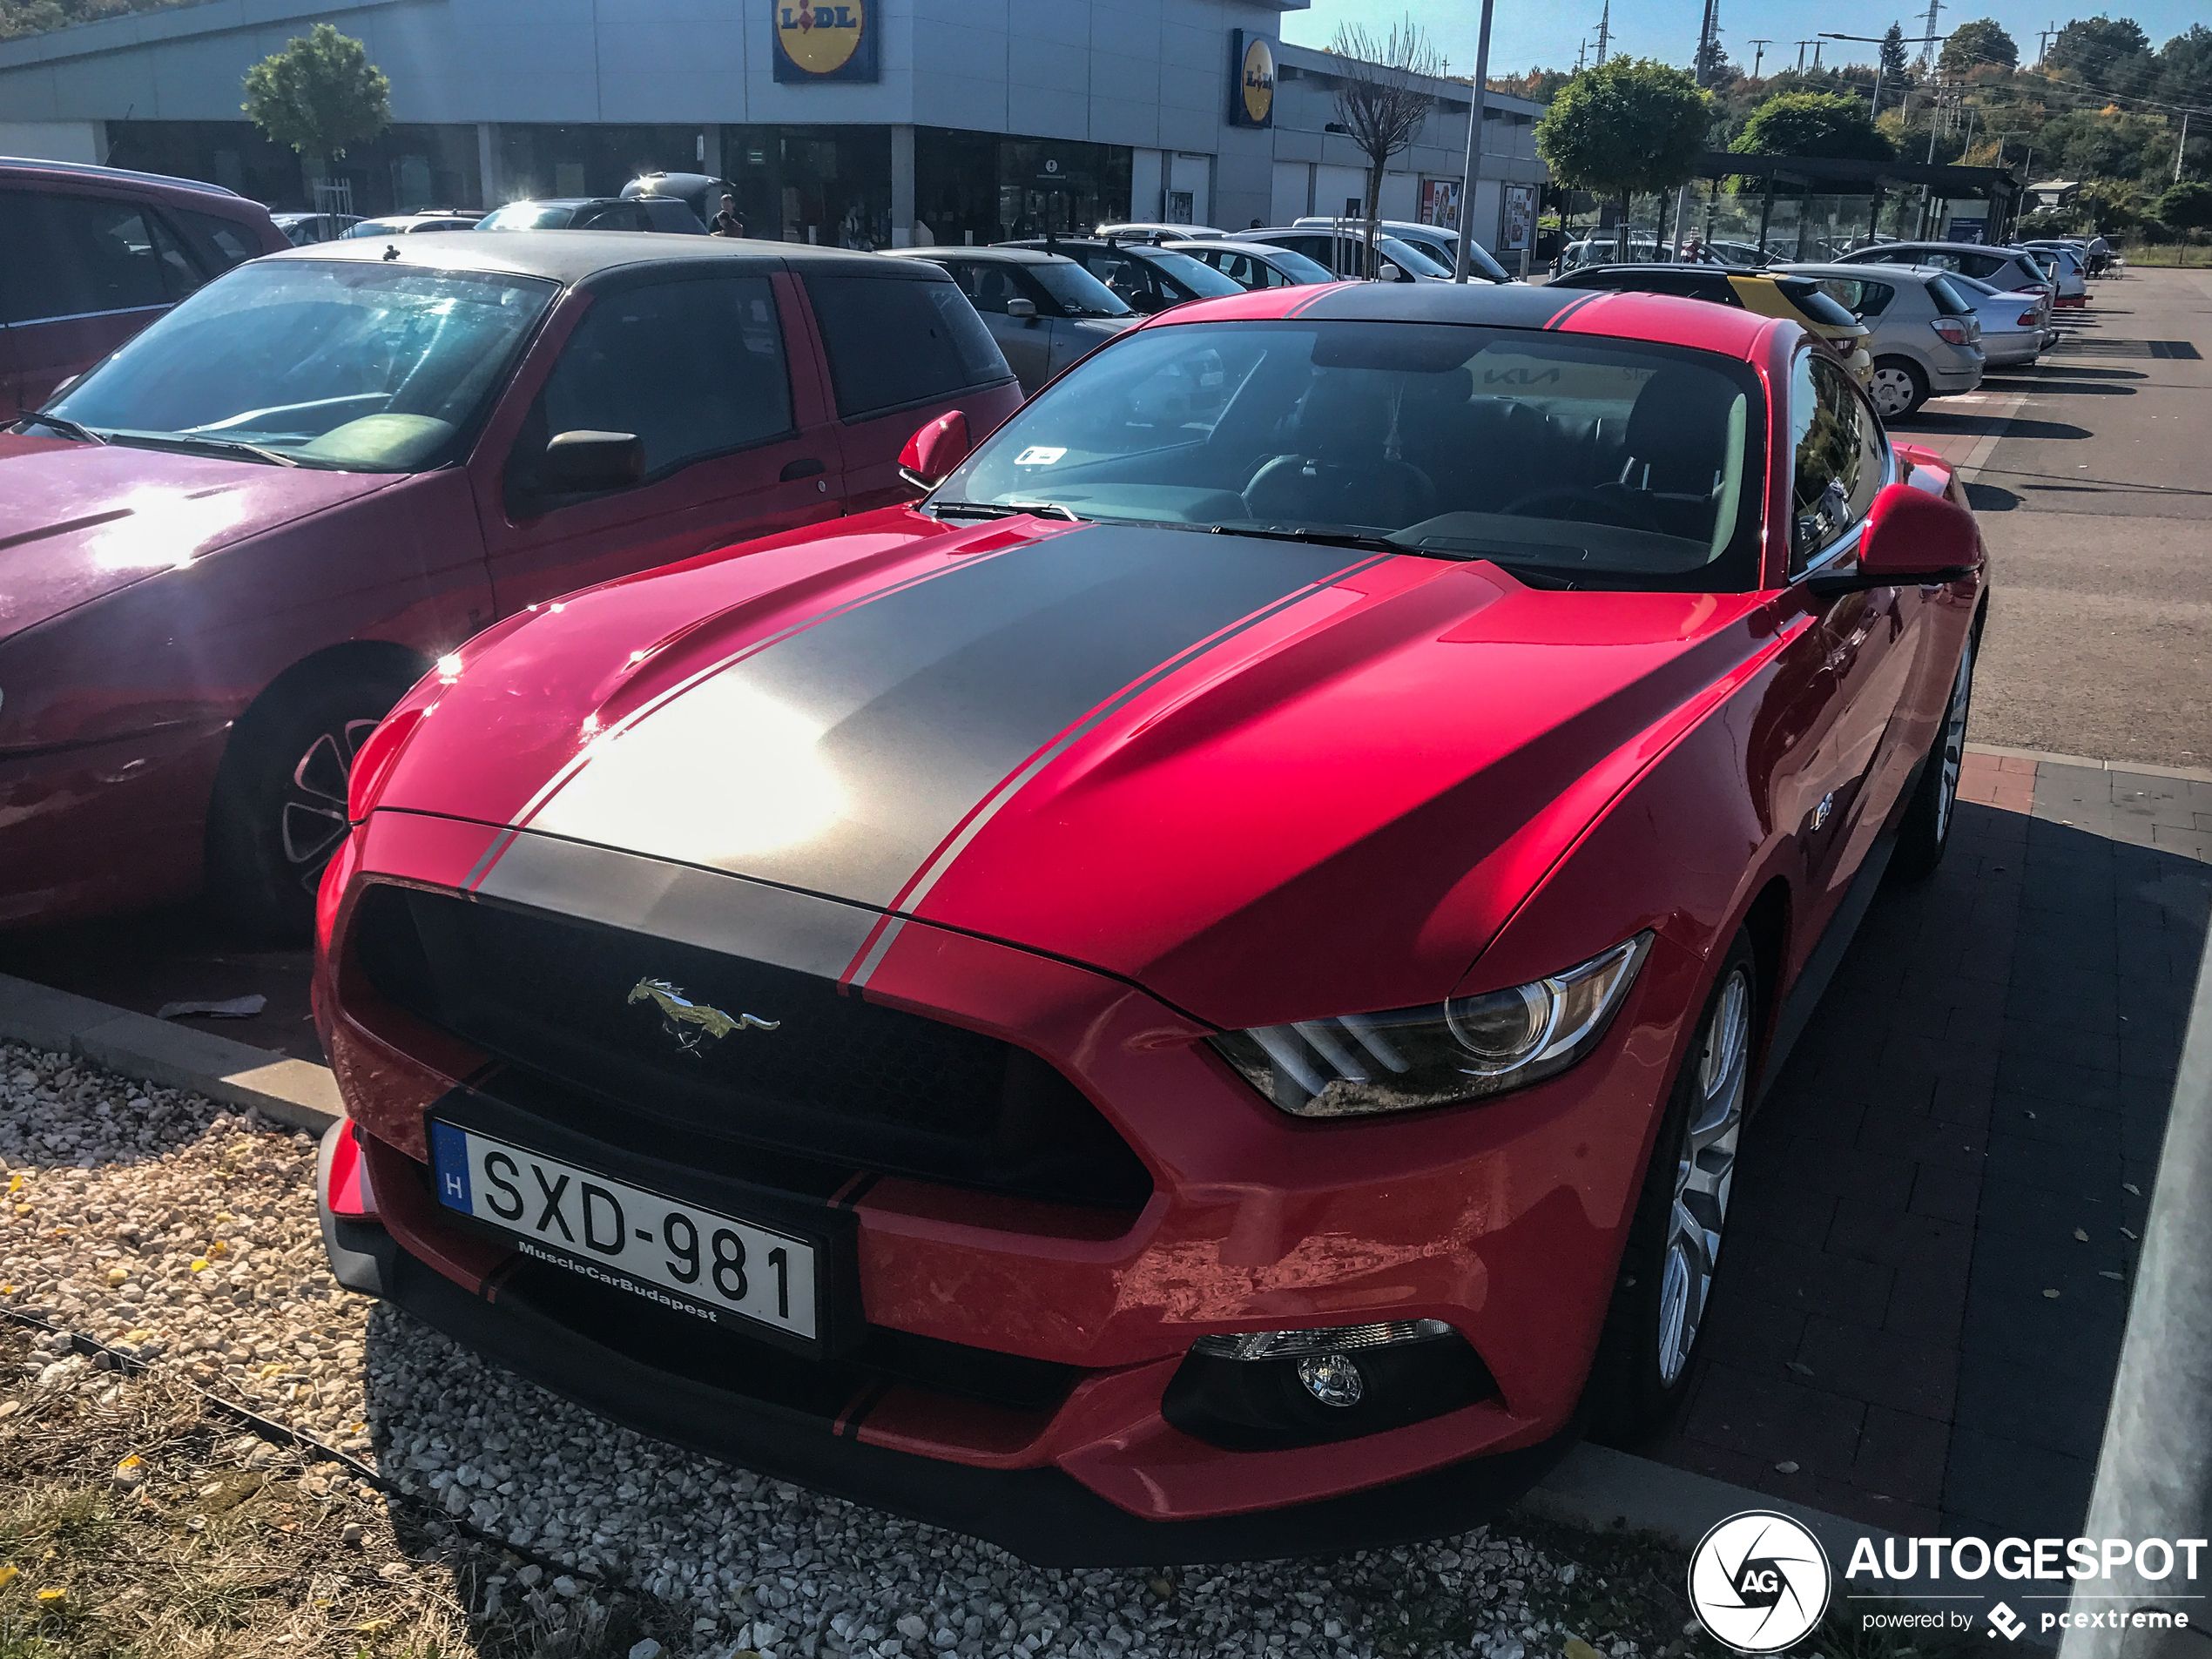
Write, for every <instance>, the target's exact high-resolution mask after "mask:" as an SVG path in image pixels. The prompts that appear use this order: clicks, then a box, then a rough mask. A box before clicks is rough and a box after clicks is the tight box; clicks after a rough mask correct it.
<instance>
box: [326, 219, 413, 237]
mask: <svg viewBox="0 0 2212 1659" xmlns="http://www.w3.org/2000/svg"><path fill="white" fill-rule="evenodd" d="M405 229H407V221H406V220H405V219H363V220H361V223H360V224H358V225H348V226H347V227H346V228H345V229H344V230H342V231H341V232H340V233H339V235H340V236H341V238H342V237H363V236H397V235H398V234H399V233H401V232H402V231H404V230H405Z"/></svg>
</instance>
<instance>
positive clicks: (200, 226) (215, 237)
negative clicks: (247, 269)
mask: <svg viewBox="0 0 2212 1659" xmlns="http://www.w3.org/2000/svg"><path fill="white" fill-rule="evenodd" d="M176 213H177V217H178V218H179V219H182V220H184V221H185V229H186V230H187V231H189V232H191V233H192V234H194V235H196V236H198V237H199V239H200V240H201V241H202V242H204V243H206V245H207V246H209V247H210V248H212V249H213V250H214V253H215V273H216V275H218V276H220V275H221V274H222V273H224V272H226V271H227V270H229V269H230V268H231V266H234V265H243V264H245V263H246V260H252V259H258V258H260V253H261V245H260V242H258V241H256V240H255V239H253V237H252V236H250V235H248V234H247V233H246V226H243V225H241V224H239V222H238V221H237V220H236V219H218V218H217V217H216V216H215V215H214V214H212V213H195V212H192V210H191V209H189V208H183V207H180V208H178V209H177V210H176ZM312 223H314V226H315V229H314V231H313V232H311V234H312V235H313V236H314V238H315V239H317V240H320V239H322V238H323V237H326V236H327V235H329V234H330V233H329V231H328V230H327V228H324V227H325V226H327V225H328V223H329V221H328V220H327V219H321V220H315V221H312Z"/></svg>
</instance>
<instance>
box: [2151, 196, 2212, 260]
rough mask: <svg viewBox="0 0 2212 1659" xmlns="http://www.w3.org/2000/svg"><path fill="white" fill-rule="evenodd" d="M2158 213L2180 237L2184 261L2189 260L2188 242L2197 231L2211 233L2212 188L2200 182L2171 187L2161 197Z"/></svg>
mask: <svg viewBox="0 0 2212 1659" xmlns="http://www.w3.org/2000/svg"><path fill="white" fill-rule="evenodd" d="M2157 211H2158V217H2159V218H2160V219H2161V220H2163V221H2164V222H2165V224H2166V225H2167V226H2168V227H2169V228H2170V229H2173V230H2175V231H2178V232H2180V233H2181V236H2182V259H2184V260H2187V259H2188V256H2189V250H2188V239H2189V238H2190V237H2191V236H2193V235H2195V233H2197V232H2198V231H2202V230H2207V229H2212V185H2208V184H2206V183H2205V182H2204V181H2203V180H2202V179H2183V180H2182V182H2181V183H2180V184H2178V185H2168V186H2167V187H2166V189H2165V190H2164V192H2162V193H2161V195H2160V196H2159V199H2158V210H2157Z"/></svg>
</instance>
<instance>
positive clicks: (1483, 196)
mask: <svg viewBox="0 0 2212 1659" xmlns="http://www.w3.org/2000/svg"><path fill="white" fill-rule="evenodd" d="M1304 4H1305V0H1282V3H1281V4H1279V5H1278V4H1272V3H1266V0H1173V3H1170V0H815V3H811V4H809V3H801V0H199V3H197V4H186V5H179V6H176V7H173V8H171V9H168V10H159V11H152V12H142V13H138V14H134V15H131V16H125V17H112V18H108V19H105V20H104V21H101V22H98V23H92V24H81V25H79V26H78V27H75V28H71V29H64V30H57V31H55V32H53V33H51V34H45V35H36V36H30V37H24V38H20V39H16V40H10V41H5V42H0V154H16V155H23V154H38V155H46V156H51V157H55V158H63V159H73V160H85V161H102V162H107V163H111V164H112V165H117V166H129V167H140V168H146V169H150V170H152V171H155V172H172V173H179V174H182V175H185V176H187V177H192V178H199V179H210V180H212V181H213V182H215V183H218V184H222V185H228V186H230V187H231V188H232V189H233V190H237V191H239V192H241V193H243V194H246V195H248V196H253V197H255V198H257V199H260V200H262V201H266V202H267V203H269V204H270V205H271V206H273V207H277V208H284V207H307V206H314V205H316V203H315V202H314V200H313V199H312V196H313V190H312V185H313V181H314V179H327V180H331V181H334V183H335V184H336V185H338V187H339V188H338V191H333V190H332V189H331V188H330V187H329V186H328V185H326V188H325V191H324V192H323V193H324V197H325V205H328V198H330V197H331V196H332V195H334V194H336V193H340V192H342V193H344V194H345V195H346V196H347V197H348V198H349V199H350V204H351V211H353V212H359V213H383V212H396V211H401V210H405V209H408V208H414V207H420V206H462V207H479V206H482V207H489V206H496V205H498V204H500V203H502V202H505V201H510V200H514V199H518V198H523V197H530V196H579V195H598V194H606V195H612V194H614V193H616V192H617V191H618V190H619V189H620V187H621V185H623V184H624V181H625V180H627V179H631V178H632V177H634V176H636V175H637V174H638V173H640V172H650V171H655V170H660V171H667V172H709V173H714V174H717V175H719V176H721V177H724V178H727V179H731V180H732V181H733V182H734V183H735V185H736V186H737V194H738V206H739V211H740V212H742V213H743V215H744V216H745V220H746V225H747V229H748V232H749V233H751V234H752V235H754V236H761V237H768V238H774V239H785V240H791V241H802V242H803V241H814V242H822V243H830V244H836V245H840V246H853V247H883V246H906V245H909V244H913V243H921V242H933V241H934V242H939V243H954V242H962V241H968V240H973V241H975V242H979V243H981V242H991V241H997V240H1001V239H1007V238H1010V237H1015V236H1021V235H1034V234H1038V233H1042V231H1043V230H1044V229H1045V228H1046V226H1047V225H1048V224H1049V225H1050V226H1052V228H1054V229H1055V230H1060V231H1064V230H1067V229H1069V228H1071V227H1074V228H1083V229H1087V228H1089V226H1091V225H1094V224H1096V223H1098V222H1100V221H1101V220H1107V219H1121V218H1124V217H1127V218H1134V219H1170V220H1174V221H1177V222H1183V221H1188V222H1190V223H1195V224H1211V225H1215V226H1223V227H1225V228H1230V229H1241V228H1244V227H1245V226H1249V225H1251V224H1253V223H1259V224H1267V225H1278V224H1285V223H1288V222H1289V221H1290V220H1291V219H1293V218H1296V217H1298V216H1299V215H1302V214H1306V213H1324V214H1326V213H1336V212H1344V211H1345V208H1346V206H1348V205H1350V204H1353V203H1355V202H1356V201H1357V199H1359V197H1360V196H1361V195H1362V193H1363V192H1364V188H1365V185H1364V182H1363V180H1364V163H1363V160H1362V158H1361V157H1360V154H1359V152H1358V151H1357V150H1356V149H1355V148H1354V147H1353V145H1352V141H1351V139H1350V138H1347V137H1345V136H1344V135H1343V134H1341V133H1339V132H1331V131H1329V130H1328V129H1329V127H1330V126H1331V125H1332V124H1333V123H1334V121H1335V118H1336V116H1335V111H1334V109H1333V107H1332V93H1333V90H1334V88H1335V86H1336V84H1337V82H1336V79H1335V78H1334V77H1333V76H1332V73H1331V69H1332V64H1338V63H1339V60H1337V59H1335V58H1333V57H1331V55H1330V54H1328V53H1325V52H1321V51H1312V50H1309V49H1306V48H1303V47H1298V46H1292V45H1288V44H1284V43H1283V41H1282V39H1281V24H1282V21H1283V12H1284V10H1286V9H1290V10H1296V9H1299V8H1302V7H1303V5H1304ZM319 23H329V24H334V25H335V26H336V27H337V28H338V29H339V30H341V31H342V32H344V33H345V34H347V35H350V36H353V37H356V38H358V39H360V40H361V41H362V42H364V43H365V44H367V46H368V51H369V55H370V57H371V58H372V60H373V61H374V63H375V64H377V65H378V67H379V68H381V69H382V70H383V71H384V72H385V73H386V74H387V75H388V76H389V77H390V79H391V83H392V94H391V103H392V114H393V118H394V125H392V126H391V127H389V128H388V130H387V131H386V132H384V133H383V134H382V135H381V137H380V138H376V139H375V140H374V141H372V142H369V143H366V144H361V145H354V146H353V147H352V149H351V150H350V151H349V152H348V153H347V155H346V156H345V157H344V158H342V159H339V160H335V161H333V162H330V163H329V164H327V165H323V164H320V163H311V164H303V162H302V160H301V158H299V157H297V156H294V155H293V153H292V152H290V151H288V150H285V149H282V148H280V147H279V146H277V145H273V144H271V143H269V142H268V141H267V140H266V139H265V138H262V137H261V135H260V132H258V131H257V130H256V129H255V128H253V126H252V125H249V124H248V123H247V122H246V120H245V119H244V118H243V116H242V114H241V113H240V110H239V103H240V99H241V97H242V91H241V85H240V83H241V80H242V78H243V77H244V76H245V74H246V70H247V68H248V67H249V66H250V65H251V64H253V63H255V62H257V61H258V60H260V58H262V57H266V56H267V55H268V54H269V53H271V52H273V51H279V50H280V49H281V48H282V47H283V46H284V44H285V43H286V42H287V40H289V39H290V38H292V37H294V36H298V35H303V34H306V33H307V32H308V31H309V30H311V29H312V28H313V27H314V25H315V24H319ZM1429 87H1430V90H1431V91H1433V93H1434V94H1435V96H1436V98H1437V104H1436V105H1435V107H1434V109H1433V113H1432V115H1431V117H1430V118H1429V119H1428V121H1427V123H1426V126H1425V127H1424V129H1423V131H1422V132H1420V135H1419V137H1418V139H1417V142H1416V143H1415V144H1414V145H1413V147H1412V148H1411V149H1410V150H1408V151H1407V152H1404V153H1402V154H1400V155H1399V156H1398V157H1397V158H1394V159H1393V162H1392V164H1391V166H1392V171H1391V172H1390V173H1389V174H1388V176H1387V178H1386V183H1385V187H1384V191H1383V204H1382V205H1383V212H1384V215H1385V216H1386V217H1388V218H1396V219H1426V220H1428V221H1430V222H1433V223H1441V224H1456V222H1457V209H1458V191H1459V185H1460V176H1461V169H1462V165H1463V159H1464V151H1465V145H1466V142H1467V108H1468V102H1469V100H1468V88H1467V84H1466V83H1465V82H1454V81H1448V80H1438V81H1433V82H1431V83H1429ZM1540 113H1541V110H1540V108H1539V106H1537V105H1533V104H1529V103H1527V102H1524V101H1522V100H1520V99H1515V98H1501V97H1499V96H1497V95H1495V94H1493V95H1492V96H1491V98H1489V100H1488V102H1487V110H1486V118H1485V119H1484V121H1483V124H1482V129H1483V132H1482V138H1483V142H1482V145H1481V152H1480V165H1479V169H1478V178H1479V182H1478V184H1477V186H1476V191H1475V196H1474V211H1473V218H1472V221H1471V222H1472V223H1473V225H1474V230H1475V233H1476V235H1477V237H1478V238H1480V239H1482V240H1484V241H1485V242H1487V243H1488V244H1490V245H1491V246H1494V247H1496V248H1500V249H1511V248H1514V247H1515V246H1518V242H1517V240H1516V239H1515V238H1516V235H1517V233H1518V231H1519V227H1520V226H1521V225H1522V224H1523V223H1524V222H1525V219H1526V217H1527V208H1528V206H1529V204H1530V199H1531V197H1532V195H1533V192H1532V190H1531V188H1530V187H1531V186H1533V185H1536V184H1537V183H1538V182H1540V181H1541V179H1543V177H1544V171H1543V166H1542V164H1541V162H1539V161H1538V160H1537V159H1536V158H1535V151H1534V144H1533V141H1532V132H1531V129H1532V125H1533V123H1534V118H1536V116H1537V115H1538V114H1540Z"/></svg>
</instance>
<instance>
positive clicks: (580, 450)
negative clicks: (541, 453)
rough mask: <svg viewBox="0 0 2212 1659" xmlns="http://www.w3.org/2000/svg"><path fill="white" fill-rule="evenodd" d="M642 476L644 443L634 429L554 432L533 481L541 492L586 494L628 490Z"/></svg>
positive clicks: (643, 473)
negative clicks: (542, 464)
mask: <svg viewBox="0 0 2212 1659" xmlns="http://www.w3.org/2000/svg"><path fill="white" fill-rule="evenodd" d="M644 476H645V445H644V440H642V439H641V438H639V437H638V436H637V434H636V433H634V432H588V431H581V430H579V431H575V432H563V433H558V434H556V435H555V436H554V438H553V441H552V442H550V443H548V444H547V445H546V446H545V464H544V466H543V469H541V470H540V471H539V473H538V476H537V480H536V482H537V484H538V488H539V489H540V490H541V492H543V493H544V494H547V495H554V496H585V495H590V494H593V493H595V492H597V491H601V490H609V489H629V488H630V487H631V485H632V484H635V483H637V482H641V481H642V480H643V479H644Z"/></svg>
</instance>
